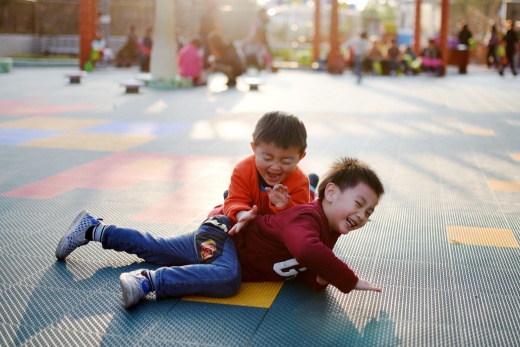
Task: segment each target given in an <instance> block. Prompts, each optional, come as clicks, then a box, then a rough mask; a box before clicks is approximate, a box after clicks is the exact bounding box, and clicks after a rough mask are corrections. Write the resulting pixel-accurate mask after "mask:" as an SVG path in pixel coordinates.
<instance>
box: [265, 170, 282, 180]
mask: <svg viewBox="0 0 520 347" xmlns="http://www.w3.org/2000/svg"><path fill="white" fill-rule="evenodd" d="M280 177H282V175H280V174H272V173H269V172H268V173H267V178H268V179H269V181H271V182H276V183H278V182H279V181H280Z"/></svg>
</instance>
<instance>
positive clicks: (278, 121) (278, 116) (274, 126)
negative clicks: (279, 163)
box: [253, 111, 307, 154]
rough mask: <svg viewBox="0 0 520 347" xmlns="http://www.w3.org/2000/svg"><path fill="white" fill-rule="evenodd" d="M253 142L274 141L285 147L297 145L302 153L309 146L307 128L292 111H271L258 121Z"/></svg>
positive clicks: (256, 143) (273, 142)
mask: <svg viewBox="0 0 520 347" xmlns="http://www.w3.org/2000/svg"><path fill="white" fill-rule="evenodd" d="M253 143H254V144H255V145H259V144H260V143H265V144H271V143H272V144H273V145H275V146H276V147H280V148H283V149H287V148H289V147H297V148H298V151H299V152H300V154H303V153H304V152H305V149H306V148H307V130H306V129H305V125H304V124H303V122H302V121H301V120H300V119H299V118H298V117H296V116H295V115H293V114H292V113H288V112H284V111H271V112H267V113H266V114H264V115H263V116H262V118H260V119H259V120H258V122H257V123H256V126H255V131H253Z"/></svg>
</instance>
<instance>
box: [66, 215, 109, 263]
mask: <svg viewBox="0 0 520 347" xmlns="http://www.w3.org/2000/svg"><path fill="white" fill-rule="evenodd" d="M98 224H99V220H97V219H96V218H94V217H92V216H91V215H90V214H89V213H88V212H87V211H81V212H80V214H78V216H77V217H76V219H74V222H72V224H71V226H70V227H69V229H68V230H67V232H66V233H65V235H63V237H62V238H61V240H60V242H59V243H58V247H56V258H58V259H64V258H65V257H66V256H68V255H69V254H70V253H71V252H72V251H73V250H75V249H76V248H78V247H80V246H83V245H86V244H87V243H88V242H89V241H88V240H87V239H85V231H87V229H88V228H90V227H91V226H93V225H98Z"/></svg>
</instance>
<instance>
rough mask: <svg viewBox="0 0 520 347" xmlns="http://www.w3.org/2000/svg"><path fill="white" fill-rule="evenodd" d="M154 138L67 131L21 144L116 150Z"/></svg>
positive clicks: (153, 138) (153, 137)
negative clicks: (66, 132) (67, 132)
mask: <svg viewBox="0 0 520 347" xmlns="http://www.w3.org/2000/svg"><path fill="white" fill-rule="evenodd" d="M156 138H157V136H138V135H115V134H96V133H69V134H63V135H57V136H51V137H48V138H46V139H42V140H36V141H30V142H26V143H24V144H23V146H26V147H45V148H64V149H84V150H91V151H111V152H118V151H123V150H125V149H128V148H132V147H135V146H139V145H141V144H143V143H147V142H149V141H152V140H155V139H156Z"/></svg>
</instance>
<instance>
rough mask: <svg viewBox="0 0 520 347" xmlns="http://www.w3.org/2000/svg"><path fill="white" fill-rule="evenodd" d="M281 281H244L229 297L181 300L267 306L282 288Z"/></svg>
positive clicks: (195, 297) (194, 297) (187, 298)
mask: <svg viewBox="0 0 520 347" xmlns="http://www.w3.org/2000/svg"><path fill="white" fill-rule="evenodd" d="M282 286H283V282H244V283H242V286H241V287H240V291H239V292H238V294H237V295H235V296H233V297H231V298H206V297H202V296H185V297H184V298H183V300H187V301H198V302H209V303H212V304H223V305H235V306H249V307H260V308H269V307H271V305H272V304H273V301H274V299H276V296H277V295H278V293H279V292H280V289H282Z"/></svg>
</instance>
